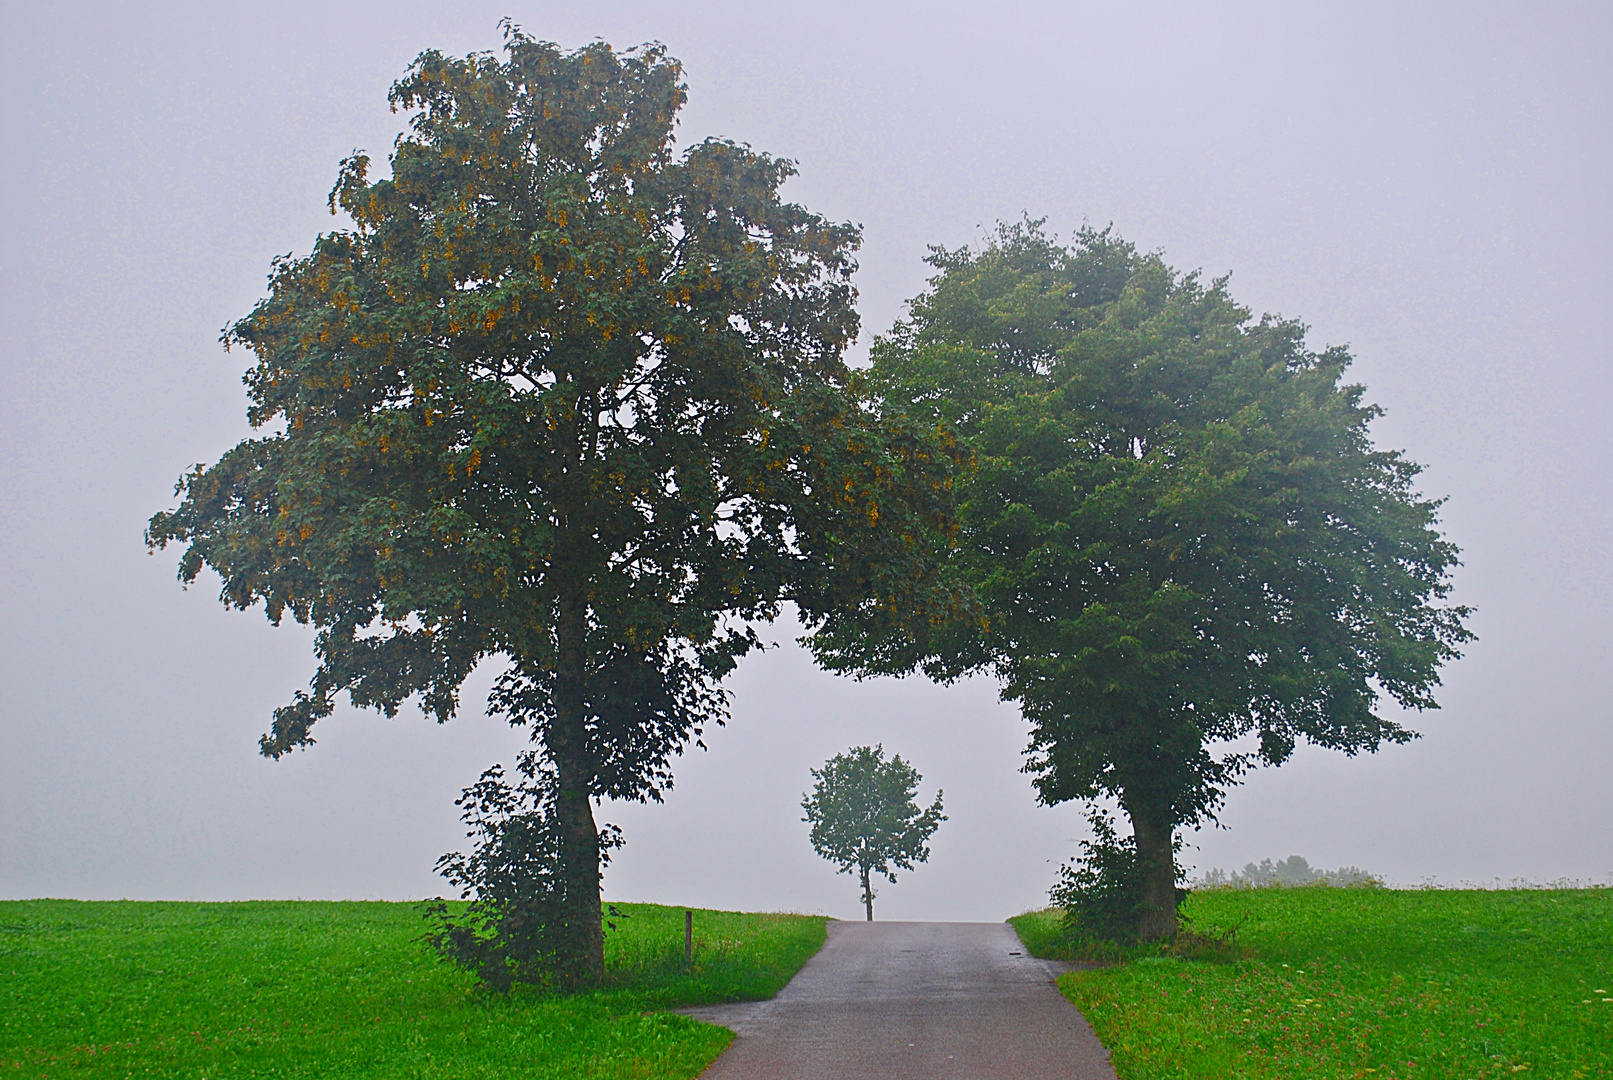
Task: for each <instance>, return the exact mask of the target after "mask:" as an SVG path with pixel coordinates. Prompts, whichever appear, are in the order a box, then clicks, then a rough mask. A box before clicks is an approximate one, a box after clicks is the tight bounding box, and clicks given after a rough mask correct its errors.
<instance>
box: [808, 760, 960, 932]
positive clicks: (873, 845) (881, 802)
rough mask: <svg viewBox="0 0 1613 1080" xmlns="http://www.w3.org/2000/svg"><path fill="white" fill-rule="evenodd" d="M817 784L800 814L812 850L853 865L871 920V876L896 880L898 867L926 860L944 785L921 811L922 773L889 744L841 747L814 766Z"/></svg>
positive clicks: (845, 868) (849, 868) (846, 867)
mask: <svg viewBox="0 0 1613 1080" xmlns="http://www.w3.org/2000/svg"><path fill="white" fill-rule="evenodd" d="M812 776H813V779H814V780H815V783H814V784H813V785H812V791H811V793H810V794H808V795H806V796H805V797H804V798H802V800H801V808H802V809H803V810H805V811H806V817H805V818H803V819H802V820H803V821H806V822H808V823H809V824H811V826H812V850H814V851H816V852H817V853H818V854H819V855H822V856H823V857H824V858H825V859H828V860H829V861H830V862H832V863H835V864H836V865H837V866H839V867H840V872H841V873H842V874H850V873H853V872H855V873H856V874H857V875H858V879H859V880H860V881H861V882H862V887H863V892H862V899H863V906H864V907H865V908H866V910H867V912H868V921H869V922H873V921H874V886H873V882H872V880H871V879H872V876H873V875H874V874H884V875H885V878H886V880H888V881H889V882H891V884H893V885H894V884H895V883H896V871H895V870H894V869H892V867H895V868H897V869H901V870H911V869H913V864H914V863H921V862H928V861H929V858H930V849H929V839H930V837H931V836H933V835H935V830H936V829H938V828H940V826H941V822H943V821H945V820H946V815H945V814H943V813H941V794H942V793H941V792H940V791H937V792H936V793H935V802H934V803H932V804H931V805H930V808H929V809H928V810H920V809H919V808H918V804H917V803H916V802H914V801H913V797H914V796H915V795H917V794H918V786H919V784H920V782H922V781H923V779H924V777H922V776H920V775H919V772H918V770H917V769H915V768H913V766H911V765H909V764H908V763H907V762H905V761H903V760H902V759H901V756H900V755H896V756H894V757H892V758H891V759H890V760H889V761H886V760H885V747H884V746H883V745H879V746H858V747H853V748H852V749H850V750H848V751H846V752H845V753H844V754H836V755H835V756H834V757H832V758H830V759H829V760H828V761H826V762H824V763H823V768H821V769H813V770H812Z"/></svg>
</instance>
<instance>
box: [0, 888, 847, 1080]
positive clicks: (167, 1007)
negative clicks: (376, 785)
mask: <svg viewBox="0 0 1613 1080" xmlns="http://www.w3.org/2000/svg"><path fill="white" fill-rule="evenodd" d="M619 906H620V908H621V910H622V913H623V914H624V915H625V916H626V918H624V919H620V920H614V921H616V924H617V929H615V930H614V931H612V932H611V933H609V934H608V935H607V936H606V978H605V989H603V990H601V991H598V992H595V993H591V994H583V995H574V996H569V997H559V996H555V995H553V994H549V993H546V992H543V991H541V990H539V989H537V988H533V987H525V986H516V987H515V988H514V989H513V990H512V992H511V993H509V994H508V995H502V994H488V993H484V992H481V991H479V990H478V989H477V985H476V982H475V980H474V979H473V978H472V977H471V976H470V975H469V974H468V973H466V972H464V971H462V970H459V969H458V968H456V967H454V966H452V965H448V964H444V963H441V962H440V961H438V960H437V959H435V958H434V957H433V956H432V954H431V951H430V950H429V949H428V948H426V947H425V946H424V945H423V944H422V943H421V941H420V923H419V916H418V913H417V910H416V906H415V905H412V904H386V903H311V902H252V903H235V904H185V903H129V902H119V903H83V902H77V901H54V900H47V901H5V902H0V1073H4V1074H5V1075H8V1076H17V1077H53V1078H62V1080H100V1078H106V1080H112V1078H120V1080H121V1078H124V1077H129V1076H150V1077H162V1078H164V1080H168V1078H174V1080H181V1078H190V1080H200V1078H202V1077H217V1078H227V1077H249V1076H283V1077H307V1078H310V1080H312V1078H316V1077H332V1076H341V1077H353V1078H357V1080H365V1078H371V1080H390V1078H394V1077H420V1078H431V1077H442V1078H449V1077H455V1078H467V1077H473V1078H483V1080H495V1078H502V1077H524V1078H527V1077H530V1078H537V1080H571V1078H588V1080H605V1078H610V1080H628V1078H633V1080H652V1078H653V1080H674V1078H692V1077H695V1076H698V1075H699V1074H700V1073H701V1072H702V1071H703V1070H704V1069H705V1068H706V1066H707V1065H708V1064H709V1063H710V1062H711V1061H712V1060H713V1059H714V1058H715V1057H716V1056H717V1055H718V1054H719V1053H721V1052H722V1050H723V1049H724V1048H725V1047H726V1046H727V1045H728V1043H729V1040H730V1039H731V1035H730V1034H729V1032H727V1031H726V1030H724V1029H722V1028H718V1027H712V1026H710V1025H707V1024H701V1023H696V1022H694V1021H691V1020H686V1019H684V1018H683V1017H680V1016H675V1015H668V1014H665V1013H662V1012H658V1011H654V1010H660V1009H664V1008H669V1007H673V1006H677V1005H699V1004H712V1003H715V1002H721V1001H739V1000H756V999H763V998H767V997H770V996H772V995H773V994H775V993H777V992H778V990H779V989H780V988H782V987H783V985H784V984H785V983H786V982H787V981H788V980H789V978H790V977H791V976H792V975H793V974H794V973H795V971H796V970H797V969H798V968H799V967H800V966H801V964H803V963H804V962H805V961H806V960H807V959H808V958H809V957H811V955H812V954H813V953H814V952H816V951H817V949H818V948H819V947H820V946H821V945H822V943H823V938H824V930H823V924H824V920H823V919H821V918H811V917H803V916H791V915H746V914H739V913H734V912H713V911H697V912H695V940H696V949H695V962H694V964H693V965H692V966H686V965H685V964H684V963H683V909H682V908H666V907H657V906H653V905H647V904H622V905H619Z"/></svg>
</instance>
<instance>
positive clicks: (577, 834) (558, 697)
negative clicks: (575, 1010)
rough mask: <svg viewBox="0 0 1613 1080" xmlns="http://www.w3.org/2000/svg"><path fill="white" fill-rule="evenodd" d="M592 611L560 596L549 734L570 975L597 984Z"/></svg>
mask: <svg viewBox="0 0 1613 1080" xmlns="http://www.w3.org/2000/svg"><path fill="white" fill-rule="evenodd" d="M585 620H586V615H585V613H584V602H583V600H582V598H581V597H580V596H575V595H569V596H562V598H561V600H560V611H559V625H558V626H557V627H556V630H557V634H556V637H557V638H558V642H557V644H558V646H559V649H558V656H557V658H556V659H557V664H558V667H557V670H556V673H555V702H554V706H555V717H554V730H553V731H552V732H551V733H550V737H549V739H548V740H547V741H548V745H549V751H550V753H551V754H553V755H554V764H555V771H556V773H557V774H558V777H559V780H560V798H559V803H560V805H559V813H560V823H561V829H562V848H561V863H562V870H561V872H562V874H563V875H564V877H565V886H566V906H567V908H568V909H569V910H568V912H567V919H566V921H567V923H568V924H569V925H570V927H571V930H572V947H573V948H574V949H575V950H576V952H575V953H574V955H573V956H571V957H570V958H569V962H568V963H566V964H565V967H566V968H568V969H569V971H567V972H566V976H567V981H570V982H572V983H575V984H576V985H579V986H597V985H599V983H600V981H601V980H602V979H603V978H604V975H605V928H604V925H603V920H602V919H601V917H600V896H599V893H600V873H599V828H598V826H597V825H596V824H595V823H594V807H593V804H592V803H591V802H590V801H589V797H590V795H591V794H592V792H591V782H592V779H593V772H592V770H591V769H589V767H588V762H587V758H586V749H585V740H586V731H585V729H584V717H583V700H584V697H583V678H584V670H585V662H586V653H585V649H586V642H585V635H586V621H585Z"/></svg>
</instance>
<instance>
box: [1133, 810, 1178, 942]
mask: <svg viewBox="0 0 1613 1080" xmlns="http://www.w3.org/2000/svg"><path fill="white" fill-rule="evenodd" d="M1126 812H1127V814H1129V815H1130V817H1131V828H1132V832H1133V833H1135V834H1136V837H1137V854H1138V855H1139V856H1140V857H1141V859H1142V863H1143V870H1144V879H1143V881H1144V884H1143V916H1142V920H1141V923H1140V925H1139V927H1138V930H1139V932H1140V934H1141V936H1142V939H1143V940H1144V941H1160V940H1169V939H1170V938H1173V937H1175V936H1176V853H1175V851H1174V850H1172V849H1173V846H1174V845H1173V844H1172V843H1171V841H1172V839H1173V835H1174V832H1175V830H1174V829H1173V828H1172V827H1171V825H1170V824H1168V823H1166V822H1161V821H1158V820H1156V819H1155V817H1154V816H1153V815H1150V814H1147V813H1139V812H1138V811H1136V810H1132V809H1131V808H1130V807H1128V808H1127V810H1126Z"/></svg>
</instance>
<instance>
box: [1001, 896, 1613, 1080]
mask: <svg viewBox="0 0 1613 1080" xmlns="http://www.w3.org/2000/svg"><path fill="white" fill-rule="evenodd" d="M1185 912H1186V914H1187V916H1188V917H1189V918H1190V919H1191V920H1192V923H1191V926H1192V928H1193V929H1194V930H1195V931H1197V932H1198V933H1200V934H1204V935H1209V936H1215V935H1219V934H1221V933H1222V932H1224V931H1226V930H1228V929H1230V928H1232V927H1234V926H1237V927H1239V929H1238V932H1237V936H1236V942H1237V944H1238V945H1239V946H1241V947H1242V950H1243V953H1244V955H1243V957H1242V958H1241V959H1236V960H1232V961H1230V962H1211V961H1204V960H1184V959H1178V958H1172V957H1167V956H1162V955H1153V956H1147V955H1140V956H1138V957H1137V958H1136V959H1134V960H1133V961H1132V962H1129V963H1121V964H1116V965H1114V966H1111V967H1107V968H1104V969H1100V970H1090V971H1077V972H1072V973H1070V974H1068V975H1065V976H1064V977H1063V978H1062V979H1061V980H1060V982H1059V986H1060V988H1061V989H1062V990H1063V991H1064V994H1065V996H1066V997H1068V998H1069V999H1070V1000H1071V1001H1072V1002H1074V1003H1075V1005H1076V1006H1077V1007H1078V1008H1079V1009H1080V1010H1081V1011H1082V1012H1083V1013H1085V1014H1086V1017H1087V1019H1088V1020H1089V1021H1091V1023H1092V1026H1093V1028H1094V1029H1095V1030H1096V1031H1097V1033H1098V1036H1099V1037H1100V1038H1101V1039H1102V1040H1103V1043H1104V1045H1105V1046H1107V1047H1108V1048H1109V1050H1110V1052H1111V1053H1112V1055H1113V1057H1114V1063H1115V1069H1116V1071H1117V1072H1118V1073H1119V1075H1120V1077H1121V1078H1122V1080H1187V1078H1200V1077H1203V1078H1206V1080H1207V1078H1211V1077H1214V1078H1217V1080H1234V1078H1257V1077H1258V1078H1279V1077H1280V1078H1285V1080H1300V1078H1303V1080H1311V1078H1318V1080H1321V1078H1328V1080H1331V1078H1344V1077H1349V1078H1354V1080H1416V1078H1420V1077H1421V1078H1427V1080H1489V1078H1495V1077H1528V1076H1534V1077H1541V1078H1546V1077H1550V1078H1552V1080H1583V1078H1591V1077H1596V1078H1609V1077H1613V1001H1609V1000H1608V999H1610V998H1613V890H1610V889H1526V890H1511V891H1489V890H1482V891H1481V890H1462V891H1457V890H1432V889H1431V890H1410V891H1401V890H1388V889H1376V890H1365V889H1329V888H1299V889H1254V890H1218V891H1206V892H1198V893H1194V894H1192V895H1191V896H1189V897H1188V900H1187V904H1186V907H1185ZM1011 921H1012V922H1013V923H1014V925H1015V928H1016V929H1018V930H1019V932H1020V935H1021V937H1022V938H1023V939H1024V940H1025V943H1026V945H1027V947H1028V948H1030V950H1031V951H1032V952H1035V953H1037V954H1038V955H1055V956H1056V955H1058V954H1059V942H1058V932H1057V931H1058V926H1057V913H1050V912H1033V913H1030V914H1028V915H1022V916H1019V917H1018V918H1016V919H1013V920H1011ZM1154 952H1155V953H1156V954H1157V953H1158V950H1157V949H1156V950H1154Z"/></svg>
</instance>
